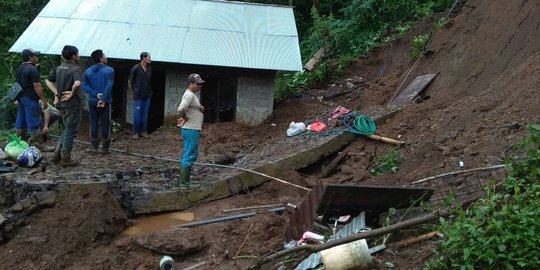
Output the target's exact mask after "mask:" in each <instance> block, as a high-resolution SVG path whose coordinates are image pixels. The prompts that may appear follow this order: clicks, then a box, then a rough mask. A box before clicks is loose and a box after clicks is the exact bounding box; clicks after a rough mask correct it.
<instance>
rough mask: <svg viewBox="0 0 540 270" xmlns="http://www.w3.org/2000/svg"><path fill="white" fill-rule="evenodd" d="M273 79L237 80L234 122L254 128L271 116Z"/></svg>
mask: <svg viewBox="0 0 540 270" xmlns="http://www.w3.org/2000/svg"><path fill="white" fill-rule="evenodd" d="M273 105H274V77H273V76H260V77H240V78H238V89H237V101H236V122H239V123H244V124H246V125H250V126H256V125H259V124H261V123H262V122H264V120H266V118H268V117H269V116H270V115H271V114H272V110H273Z"/></svg>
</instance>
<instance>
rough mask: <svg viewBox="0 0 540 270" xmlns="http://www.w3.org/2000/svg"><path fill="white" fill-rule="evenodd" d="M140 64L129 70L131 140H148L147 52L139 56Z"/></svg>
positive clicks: (148, 87) (148, 92) (148, 64)
mask: <svg viewBox="0 0 540 270" xmlns="http://www.w3.org/2000/svg"><path fill="white" fill-rule="evenodd" d="M140 58H141V62H140V63H139V64H136V65H135V66H133V68H131V72H130V73H129V80H128V87H129V90H130V92H131V95H132V96H133V134H132V135H133V137H132V138H133V139H134V140H136V139H138V138H139V136H140V137H143V138H146V139H147V138H149V136H148V131H147V124H148V109H149V108H150V97H151V96H152V91H151V90H150V80H151V79H152V67H151V66H150V64H151V63H152V58H151V57H150V54H149V53H147V52H142V53H141V55H140Z"/></svg>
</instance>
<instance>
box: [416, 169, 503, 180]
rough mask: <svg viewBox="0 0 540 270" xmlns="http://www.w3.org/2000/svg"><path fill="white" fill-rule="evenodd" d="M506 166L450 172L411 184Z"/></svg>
mask: <svg viewBox="0 0 540 270" xmlns="http://www.w3.org/2000/svg"><path fill="white" fill-rule="evenodd" d="M504 166H505V165H494V166H489V167H483V168H475V169H468V170H462V171H455V172H448V173H443V174H439V175H435V176H430V177H426V178H423V179H420V180H416V181H414V182H412V183H411V184H418V183H422V182H425V181H429V180H433V179H436V178H441V177H445V176H452V175H457V174H462V173H469V172H476V171H489V170H496V169H502V168H504Z"/></svg>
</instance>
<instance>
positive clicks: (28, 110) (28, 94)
mask: <svg viewBox="0 0 540 270" xmlns="http://www.w3.org/2000/svg"><path fill="white" fill-rule="evenodd" d="M21 55H22V60H23V63H22V64H21V65H20V66H19V68H18V69H17V73H16V77H17V82H18V83H19V84H20V85H21V86H22V94H21V96H20V97H19V98H18V99H17V120H16V122H15V130H16V133H17V135H19V136H20V137H21V138H23V139H26V137H27V135H26V129H27V128H28V132H29V133H30V138H31V140H32V143H33V144H35V145H36V146H41V145H42V144H43V137H42V136H41V110H44V109H45V108H47V100H46V99H45V94H44V93H43V87H42V86H41V83H40V82H39V70H38V67H37V62H38V56H39V52H38V51H33V50H32V49H24V50H23V51H22V53H21ZM40 100H41V107H40V103H39V101H40Z"/></svg>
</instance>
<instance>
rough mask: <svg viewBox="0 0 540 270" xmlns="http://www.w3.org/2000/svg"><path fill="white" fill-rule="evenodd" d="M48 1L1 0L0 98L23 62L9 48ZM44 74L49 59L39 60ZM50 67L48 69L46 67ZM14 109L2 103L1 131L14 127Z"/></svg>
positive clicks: (6, 102)
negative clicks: (0, 62) (0, 63)
mask: <svg viewBox="0 0 540 270" xmlns="http://www.w3.org/2000/svg"><path fill="white" fill-rule="evenodd" d="M47 2H49V0H0V10H2V20H0V59H1V61H2V65H1V66H0V97H1V98H3V97H4V96H5V93H6V91H7V90H8V89H9V87H10V86H11V85H12V84H13V82H14V81H15V70H16V69H17V67H18V66H19V65H20V63H21V58H20V54H13V53H9V52H8V50H9V48H10V47H11V46H12V45H13V43H15V41H16V40H17V38H18V37H19V36H20V35H21V34H22V32H23V31H24V30H25V29H26V27H27V26H28V25H29V24H30V22H32V20H33V19H34V18H35V17H36V16H37V14H38V13H39V12H40V11H41V10H42V9H43V7H44V6H45V5H46V4H47ZM40 62H41V63H42V68H41V72H42V73H43V74H42V75H43V76H45V74H44V73H45V72H46V71H48V70H50V66H51V64H49V63H50V61H48V60H47V59H40ZM47 66H48V67H47ZM15 110H16V108H15V106H14V105H13V104H12V103H11V102H8V101H7V100H2V101H1V102H0V129H6V128H11V127H12V126H13V125H14V122H15Z"/></svg>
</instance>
